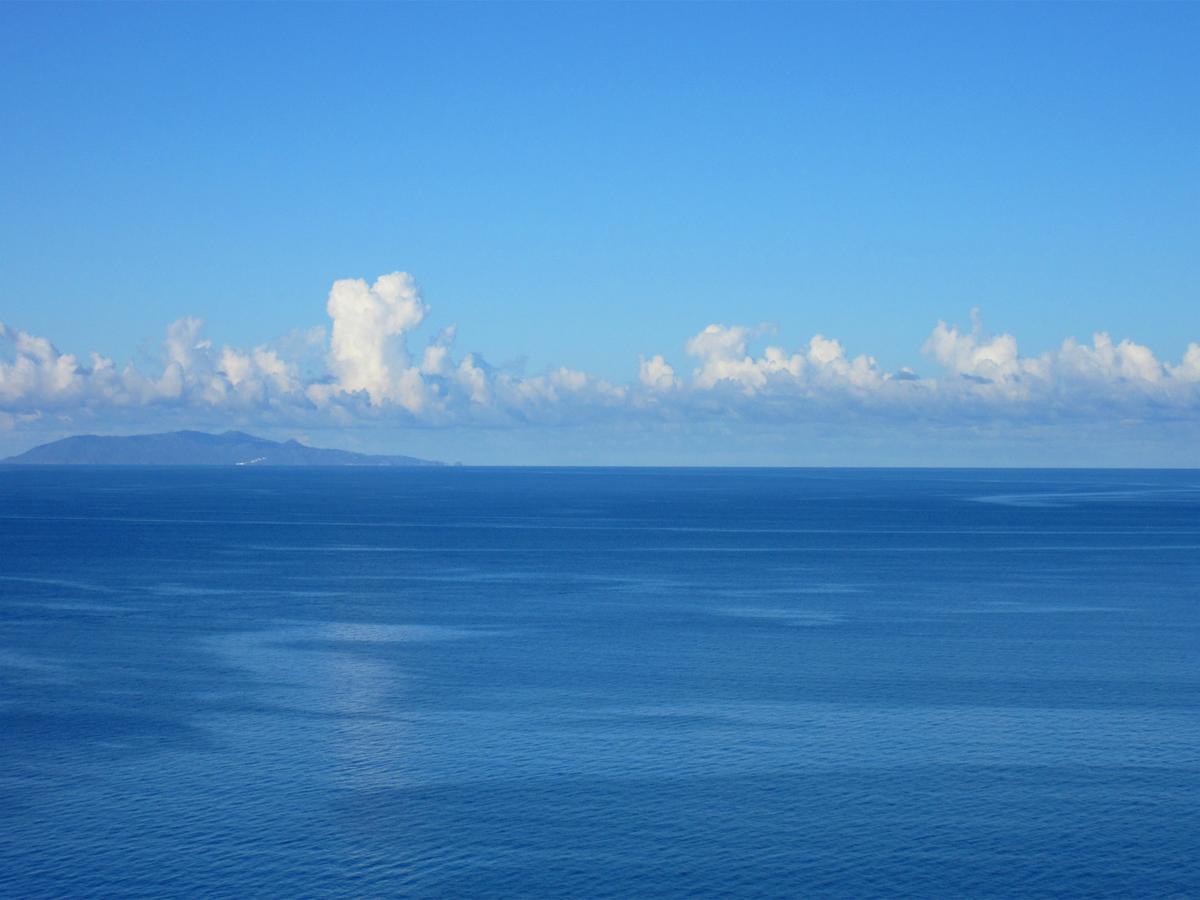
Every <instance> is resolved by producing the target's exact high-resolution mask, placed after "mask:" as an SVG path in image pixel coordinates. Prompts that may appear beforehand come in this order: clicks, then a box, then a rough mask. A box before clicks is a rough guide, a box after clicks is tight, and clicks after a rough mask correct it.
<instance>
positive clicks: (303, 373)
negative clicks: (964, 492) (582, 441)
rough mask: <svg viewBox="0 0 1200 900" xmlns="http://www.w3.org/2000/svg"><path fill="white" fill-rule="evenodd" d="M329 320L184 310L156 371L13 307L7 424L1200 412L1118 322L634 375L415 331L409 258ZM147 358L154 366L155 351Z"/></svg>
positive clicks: (1, 361) (738, 329)
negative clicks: (264, 339)
mask: <svg viewBox="0 0 1200 900" xmlns="http://www.w3.org/2000/svg"><path fill="white" fill-rule="evenodd" d="M326 312H327V313H328V316H329V319H330V325H329V328H328V329H326V328H324V327H319V326H318V327H316V328H312V329H309V330H307V331H297V332H293V333H292V334H291V335H288V336H287V337H285V338H282V339H280V340H279V341H276V342H273V343H271V344H267V345H262V346H257V347H253V348H237V347H233V346H222V347H220V348H218V347H217V346H215V345H214V344H213V342H212V341H210V340H207V339H206V338H204V336H203V333H202V329H203V322H202V320H200V319H198V318H193V317H186V318H182V319H179V320H177V321H175V322H173V323H171V324H170V325H169V326H168V327H167V329H166V336H165V339H164V340H163V343H162V348H161V359H160V360H159V361H157V362H156V363H155V364H154V365H153V368H152V370H151V371H143V370H142V369H140V368H138V367H137V366H136V365H134V364H133V363H129V364H126V365H124V366H122V367H118V366H117V365H116V364H115V363H114V361H113V360H112V359H110V358H107V357H104V356H101V355H99V354H96V353H92V354H90V356H89V357H88V358H87V359H86V360H82V359H80V358H78V357H76V356H75V355H73V354H70V353H61V352H59V351H58V350H57V349H56V348H55V346H54V345H53V344H52V343H51V341H50V340H49V339H47V338H45V337H39V336H35V335H31V334H28V333H26V332H24V331H21V330H19V329H14V328H12V327H9V326H6V325H5V324H3V323H0V427H3V428H6V429H20V428H22V427H39V426H38V424H37V423H41V426H45V425H46V424H47V423H48V422H59V423H66V422H72V421H75V420H76V419H77V418H79V417H85V418H87V419H88V420H89V421H91V422H95V421H96V420H100V421H105V422H112V423H120V424H125V425H135V424H139V423H150V422H153V421H154V420H155V419H156V418H157V417H159V416H160V415H161V414H162V413H163V412H164V411H167V410H173V411H176V412H180V411H182V412H185V413H188V414H191V415H193V416H194V417H195V418H196V420H197V421H200V420H203V421H214V420H216V419H220V418H226V419H234V420H237V421H241V422H246V421H262V422H269V423H271V424H273V425H279V426H284V425H295V426H314V425H315V426H329V427H336V426H339V425H350V424H356V423H371V422H388V423H391V424H394V425H414V426H423V427H440V426H468V427H469V426H482V427H493V428H494V427H509V428H513V427H521V426H534V425H561V424H586V423H595V422H597V421H604V420H610V421H611V420H618V421H621V420H636V421H638V422H639V423H654V422H669V423H675V424H678V423H687V422H711V421H722V420H729V421H733V422H747V421H748V422H757V423H802V422H837V421H845V420H846V419H847V417H850V418H852V419H853V420H854V421H856V422H858V423H860V424H865V425H870V424H871V423H878V424H879V425H881V426H884V425H888V424H894V423H898V422H910V423H911V422H918V423H920V422H924V423H930V424H935V425H938V426H943V427H944V426H955V425H958V426H964V427H971V426H974V425H978V424H980V423H989V422H997V421H1002V422H1025V423H1033V424H1038V423H1070V422H1086V423H1090V424H1104V423H1114V424H1117V423H1122V422H1126V423H1127V422H1130V421H1135V422H1147V423H1154V422H1169V421H1179V420H1181V419H1183V420H1188V419H1191V418H1192V417H1194V415H1195V414H1196V413H1197V412H1200V343H1197V342H1191V343H1189V344H1188V346H1187V349H1186V351H1185V353H1184V355H1183V357H1182V358H1181V359H1180V360H1179V361H1178V362H1165V361H1160V360H1159V359H1157V358H1156V357H1155V355H1154V353H1153V352H1152V351H1151V350H1150V349H1149V348H1148V347H1145V346H1143V345H1140V344H1136V343H1134V342H1132V341H1130V340H1128V339H1125V340H1120V341H1114V340H1113V339H1112V338H1111V337H1110V336H1109V335H1108V334H1107V333H1106V332H1103V331H1100V332H1097V333H1096V334H1094V335H1093V336H1092V338H1091V341H1090V343H1086V342H1081V341H1078V340H1076V339H1075V338H1073V337H1068V338H1067V339H1065V340H1064V341H1063V342H1062V344H1061V345H1060V346H1059V347H1058V348H1057V349H1056V350H1053V351H1050V352H1046V353H1042V354H1040V355H1037V356H1022V355H1021V354H1020V351H1019V349H1018V345H1017V341H1016V338H1014V337H1013V336H1012V335H1009V334H1000V335H987V334H986V333H985V332H984V330H983V327H982V325H981V323H980V321H979V318H978V316H977V314H975V313H974V312H973V313H972V324H971V327H970V328H969V329H960V328H959V327H958V326H957V325H948V324H946V323H945V322H944V321H939V322H937V323H936V325H935V326H934V327H933V329H932V331H931V332H930V334H929V336H928V338H927V339H926V341H925V342H924V345H923V346H922V347H921V348H919V349H920V353H921V354H922V356H923V357H924V358H925V359H926V360H929V361H932V362H933V363H935V364H936V366H937V367H938V368H939V369H940V371H939V372H938V373H937V374H935V375H919V374H917V371H915V370H914V369H913V368H910V367H902V368H900V369H898V370H896V371H885V370H884V369H882V368H881V367H880V366H879V365H878V363H877V362H876V360H875V359H874V358H873V357H872V356H870V355H868V354H858V355H854V356H851V355H850V354H849V353H847V351H846V349H845V348H844V347H843V346H842V344H841V343H840V342H839V341H838V340H836V339H834V338H828V337H825V336H823V335H820V334H817V335H814V336H813V337H812V338H811V339H809V341H808V342H807V344H806V345H804V346H801V347H799V348H798V349H794V350H787V349H785V347H784V346H782V345H781V344H778V343H767V345H766V346H765V347H763V349H761V350H755V349H753V347H754V346H755V345H758V344H761V343H763V342H764V340H765V338H766V336H767V334H768V333H769V332H770V329H769V328H767V327H764V326H758V327H754V326H747V325H740V324H734V325H725V324H710V325H708V326H707V327H705V328H704V329H703V330H701V331H700V332H698V333H697V334H695V335H694V336H692V337H691V338H689V339H688V340H687V341H686V343H685V344H684V357H685V358H683V359H680V358H679V357H671V358H668V354H666V353H663V352H658V353H651V354H647V355H644V356H642V357H641V358H640V359H638V360H631V376H630V380H629V382H628V383H625V384H614V383H611V382H610V381H607V380H605V379H603V378H598V377H595V376H593V375H590V374H588V373H586V372H583V371H579V370H577V369H573V368H570V367H568V366H565V365H564V366H560V367H558V368H553V369H550V370H548V371H545V372H543V373H541V374H536V375H528V376H527V375H524V374H521V373H518V372H514V371H511V370H510V369H507V368H504V367H497V366H493V365H490V364H488V363H487V362H486V361H485V360H484V359H483V358H482V357H481V356H480V355H479V354H476V353H465V354H461V355H456V354H455V348H454V339H455V326H454V325H449V326H447V327H444V328H443V329H442V330H441V331H439V332H438V333H437V334H436V335H435V336H434V337H433V338H432V339H430V340H429V341H428V342H427V343H426V345H425V346H424V347H422V348H420V349H419V350H418V351H414V350H412V349H411V348H410V347H409V343H410V336H411V335H412V333H413V331H414V329H416V328H417V327H418V326H420V325H422V323H424V322H425V321H426V319H427V317H428V316H429V307H428V306H427V304H426V303H425V300H424V298H423V297H422V295H421V292H420V290H419V288H418V286H417V284H416V282H415V280H414V279H413V277H412V276H411V275H409V274H408V273H406V272H393V273H391V274H388V275H382V276H380V277H379V278H377V279H376V280H375V282H374V283H373V284H368V282H367V281H365V280H363V279H342V280H339V281H336V282H334V284H333V286H332V288H331V289H330V292H329V296H328V299H327V302H326ZM143 368H146V367H145V366H143Z"/></svg>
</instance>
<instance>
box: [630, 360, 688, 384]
mask: <svg viewBox="0 0 1200 900" xmlns="http://www.w3.org/2000/svg"><path fill="white" fill-rule="evenodd" d="M638 381H640V382H641V383H642V384H643V385H644V386H645V387H648V388H649V389H650V390H652V391H669V390H671V389H672V388H674V387H677V386H678V384H679V382H678V381H676V379H675V370H674V369H673V368H672V367H671V364H670V363H668V362H667V361H666V360H665V359H663V357H662V354H661V353H659V354H656V355H654V356H652V357H650V358H649V359H646V358H645V357H644V356H643V357H641V358H640V359H639V360H638Z"/></svg>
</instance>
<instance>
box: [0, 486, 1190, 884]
mask: <svg viewBox="0 0 1200 900" xmlns="http://www.w3.org/2000/svg"><path fill="white" fill-rule="evenodd" d="M1198 688H1200V473H1197V472H1031V471H1026V472H987V471H972V472H968V471H906V472H899V471H891V472H881V471H840V472H839V471H805V470H791V471H786V470H775V471H770V470H742V471H738V470H723V471H722V470H713V471H702V470H531V469H523V470H472V469H446V470H412V471H406V470H353V469H344V470H315V469H314V470H269V469H251V468H240V469H236V470H221V469H213V470H202V469H187V470H153V469H95V470H82V469H17V468H10V469H0V894H3V895H5V896H13V897H37V896H64V895H72V896H80V895H87V894H120V895H139V894H140V895H147V894H170V895H184V894H187V895H192V894H197V893H203V894H211V895H228V896H252V895H272V896H279V895H324V894H339V895H363V894H408V895H416V896H439V897H440V896H464V895H472V896H488V897H492V896H503V895H523V896H538V895H555V896H559V895H571V896H601V895H613V896H624V897H628V896H680V897H682V896H696V895H716V894H723V895H726V896H728V895H754V896H781V897H782V896H820V895H829V896H854V897H863V896H870V895H889V896H895V895H920V896H951V895H960V896H961V895H971V896H1014V895H1025V896H1031V895H1057V896H1062V895H1089V896H1095V895H1125V896H1128V895H1141V896H1146V895H1179V896H1198V895H1200V861H1198V860H1200V813H1198V812H1197V810H1198V808H1200V807H1198V801H1200V716H1198V712H1200V690H1198Z"/></svg>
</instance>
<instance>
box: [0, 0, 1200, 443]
mask: <svg viewBox="0 0 1200 900" xmlns="http://www.w3.org/2000/svg"><path fill="white" fill-rule="evenodd" d="M1198 44H1200V5H1196V4H1140V5H1121V4H1065V5H1053V4H996V5H992V4H946V5H942V4H920V5H906V4H864V5H853V4H831V5H823V4H793V5H768V4H737V5H721V4H702V5H687V4H642V3H634V4H622V5H591V4H576V3H569V4H544V5H500V4H489V5H471V4H447V5H440V6H432V5H430V6H426V5H413V4H372V5H363V6H358V5H350V4H336V5H317V4H303V5H287V4H260V5H254V6H240V5H229V4H211V5H210V4H194V5H192V4H189V5H183V4H160V5H153V6H143V5H136V4H120V5H106V4H86V5H78V6H76V5H57V4H12V3H10V4H5V5H3V6H0V122H2V123H3V124H2V127H0V132H2V135H3V136H2V138H0V197H2V198H3V199H2V201H0V204H2V205H0V321H2V322H3V323H4V326H5V333H4V337H5V341H6V342H7V344H8V349H7V350H0V366H3V367H7V368H0V417H2V418H0V429H2V430H0V450H18V449H23V448H24V447H26V446H29V445H32V444H34V443H38V442H40V441H42V440H45V439H48V438H49V437H53V436H58V435H59V434H60V433H70V432H72V431H76V430H81V429H86V430H90V431H138V430H149V429H151V428H153V427H158V426H160V425H161V426H162V427H163V428H166V427H182V426H187V425H193V426H195V427H203V428H208V429H218V428H220V427H222V426H226V425H227V426H228V427H239V428H245V429H246V430H252V431H254V430H257V431H260V432H262V433H269V434H273V435H278V436H283V435H291V434H303V435H309V436H311V437H312V438H313V439H314V440H317V439H318V438H319V439H320V440H321V441H323V442H324V443H335V444H341V445H343V446H359V447H364V448H368V449H395V450H397V451H399V452H406V451H408V450H416V451H423V452H425V453H428V454H431V455H438V456H453V457H456V458H464V459H466V460H467V461H471V462H521V461H530V462H598V463H603V462H639V461H646V462H673V461H678V462H688V463H695V462H709V461H711V462H720V463H730V462H733V463H737V462H744V463H762V462H771V463H780V462H795V463H797V464H801V463H809V462H812V463H828V462H837V461H840V460H842V459H844V460H845V461H847V462H853V463H890V462H898V463H914V462H922V461H928V462H929V463H931V464H933V463H947V462H1004V461H1006V460H1014V461H1018V462H1041V463H1045V464H1054V463H1056V462H1058V463H1061V464H1069V463H1075V462H1079V461H1081V459H1082V461H1088V460H1091V461H1095V462H1097V463H1108V464H1128V465H1136V464H1139V463H1163V464H1167V463H1170V464H1188V463H1189V462H1190V464H1193V465H1196V464H1200V457H1196V456H1195V455H1194V454H1193V448H1194V447H1195V440H1196V436H1197V428H1196V427H1194V426H1195V425H1196V423H1197V421H1198V419H1200V386H1198V385H1200V350H1197V351H1196V354H1195V356H1194V358H1193V362H1194V367H1195V374H1196V377H1195V379H1193V378H1192V372H1193V369H1192V368H1191V367H1190V366H1192V365H1193V363H1189V362H1188V360H1189V356H1188V354H1189V347H1190V346H1191V345H1192V344H1193V342H1197V341H1200V290H1198V288H1200V265H1198V262H1197V260H1198V259H1200V252H1198V251H1200V240H1198V239H1200V177H1198V175H1200V116H1198V115H1197V110H1200V53H1197V52H1196V47H1197V45H1198ZM394 272H404V273H410V274H411V276H412V279H413V280H411V281H410V280H407V279H401V280H400V281H396V282H388V283H387V284H390V285H391V287H387V285H384V286H383V287H381V288H380V290H379V291H374V290H372V289H371V286H372V285H375V284H376V279H377V278H379V276H386V275H388V274H389V273H394ZM346 279H364V280H365V284H363V285H361V290H360V291H359V293H358V294H355V295H354V296H351V294H352V293H353V292H352V291H349V289H347V291H349V292H343V293H344V296H343V300H342V301H341V302H342V307H341V310H342V312H341V314H340V315H341V318H340V319H339V315H335V314H334V311H333V304H334V301H333V297H334V295H335V294H336V293H337V291H336V290H334V285H335V282H338V281H339V280H346ZM343 283H344V284H349V283H350V282H343ZM418 291H419V294H418V293H417V292H418ZM973 309H978V311H979V312H978V320H977V321H978V325H973V324H972V313H971V311H972V310H973ZM188 317H195V318H199V319H202V320H203V321H204V324H203V328H202V330H201V329H200V328H199V327H198V326H197V327H196V328H195V329H193V330H188V329H187V328H184V329H183V331H180V330H178V329H177V330H176V332H175V333H174V334H175V339H176V344H178V342H179V340H183V341H184V342H185V343H186V344H187V346H186V347H184V348H183V350H179V348H178V347H176V348H175V349H174V350H173V349H172V346H174V345H172V343H171V341H172V338H170V337H169V338H168V340H167V342H166V344H165V345H164V337H163V336H164V333H165V329H167V328H168V326H170V325H171V323H176V322H178V321H179V320H181V319H187V318H188ZM939 320H944V321H945V322H946V324H947V328H946V329H943V331H942V332H941V333H940V336H939V333H938V332H935V328H936V327H937V326H938V323H939ZM339 322H340V324H339ZM955 324H957V326H958V327H957V329H954V328H952V327H951V326H953V325H955ZM450 325H455V326H456V328H457V331H456V334H455V335H454V339H453V342H452V343H451V342H450V340H449V339H448V338H443V339H442V340H441V341H440V342H438V341H437V339H436V337H435V336H436V335H437V334H438V333H439V332H440V331H441V330H442V329H444V328H445V327H447V326H450ZM710 325H718V326H721V330H720V331H719V332H713V333H711V334H710V335H709V337H708V338H704V336H703V335H704V329H706V327H707V326H710ZM737 326H745V328H746V331H745V332H738V331H736V328H737ZM189 327H190V326H189ZM318 327H319V328H321V329H323V332H320V333H318V332H314V331H312V330H311V329H314V328H318ZM973 328H974V330H972V329H973ZM339 332H340V333H341V338H340V339H339V337H338V335H339ZM1096 332H1103V333H1107V334H1108V335H1110V336H1111V341H1112V347H1113V348H1115V349H1110V350H1106V349H1105V347H1104V345H1103V343H1102V342H1101V343H1099V344H1098V343H1096V342H1095V340H1094V338H1093V334H1094V333H1096ZM818 334H819V335H823V336H824V337H825V338H830V339H836V340H837V341H838V342H839V348H840V352H842V354H843V356H842V357H839V358H842V359H844V361H845V363H846V365H845V366H843V367H842V368H838V367H837V365H833V366H832V368H830V365H831V361H832V363H837V358H835V357H836V353H834V354H833V355H832V356H831V355H830V353H832V351H830V352H826V351H822V350H821V349H820V348H819V347H818V346H816V345H814V344H812V343H811V339H812V338H813V336H814V335H818ZM180 335H183V337H180ZM714 335H715V336H714ZM22 336H23V337H22ZM1072 337H1073V338H1075V339H1077V341H1078V344H1077V345H1074V349H1073V350H1070V349H1068V351H1064V350H1063V341H1064V340H1065V339H1068V338H1072ZM1005 338H1009V339H1010V340H1012V341H1013V342H1014V343H1015V346H1016V350H1015V352H1010V350H1012V348H1011V347H1010V346H1009V344H1008V343H1007V342H1005V340H1004V339H1005ZM39 339H44V340H45V341H47V342H49V343H50V344H52V345H53V347H52V349H49V350H45V351H43V350H42V349H40V348H41V345H40V344H37V343H36V341H37V340H39ZM1125 339H1128V341H1129V342H1130V343H1128V344H1125V345H1122V344H1121V341H1122V340H1125ZM339 340H340V343H339ZM430 340H434V341H435V343H436V345H437V346H438V347H442V348H443V349H444V350H445V353H444V359H441V358H439V359H440V361H439V360H432V361H431V360H428V359H427V358H426V357H427V356H428V354H427V353H426V352H425V347H426V345H427V343H428V342H429V341H430ZM689 341H690V342H689ZM697 341H698V343H697ZM31 342H33V343H31ZM768 345H773V346H777V347H779V348H780V350H781V352H782V356H780V357H779V358H778V359H776V360H775V362H772V361H771V360H772V358H773V357H770V354H768V353H767V351H766V350H765V348H766V347H767V346H768ZM256 347H257V348H260V349H261V353H260V356H261V354H269V355H270V358H269V359H267V358H266V357H265V356H261V358H256V357H255V355H254V348H256ZM405 347H407V350H406V349H405ZM1122 347H1124V348H1125V349H1121V348H1122ZM1080 348H1082V350H1081V349H1080ZM226 350H228V353H230V354H232V355H226ZM1085 350H1086V351H1087V353H1090V354H1091V355H1090V356H1086V355H1081V354H1083V351H1085ZM193 351H194V352H193ZM439 352H440V351H439ZM92 353H96V354H99V355H100V357H101V358H102V359H101V360H100V361H99V362H97V361H95V360H94V359H93V358H92V357H91V354H92ZM181 354H183V355H182V356H181ZM1147 354H1149V355H1150V356H1149V358H1147ZM860 355H866V356H869V357H871V359H872V360H873V362H872V363H871V365H872V366H874V369H872V370H871V371H874V372H876V374H877V376H878V377H877V378H875V376H872V375H870V373H869V372H868V373H867V374H862V373H863V372H866V371H867V370H866V369H861V367H860V370H861V371H860V373H859V375H855V374H854V371H853V365H852V363H853V361H854V360H855V358H857V357H859V356H860ZM183 356H186V357H187V358H186V359H185V358H183ZM660 356H661V365H659V364H657V363H655V362H654V361H655V360H656V359H657V358H658V357H660ZM639 359H641V360H642V362H643V363H649V367H648V368H647V366H646V365H642V367H641V368H640V369H639ZM796 359H799V362H795V360H796ZM1148 359H1149V361H1148ZM23 360H24V361H25V362H24V363H23V362H22V361H23ZM64 360H67V361H66V362H64ZM241 360H246V361H247V362H246V363H245V365H243V364H242V362H240V361H241ZM264 360H265V361H264ZM780 360H782V362H780ZM108 361H111V364H109V363H108ZM747 363H748V364H749V365H747ZM130 365H131V366H132V367H133V368H132V369H129V368H127V366H130ZM171 365H175V366H176V367H177V368H178V370H179V371H178V373H177V377H176V375H173V374H171V372H169V371H168V370H169V369H170V366H171ZM72 366H74V369H72ZM106 366H107V368H106ZM281 367H282V368H281ZM563 367H565V369H566V370H569V374H565V375H564V374H562V370H563ZM663 367H666V368H663ZM868 368H870V367H868ZM835 369H836V371H834V370H835ZM842 369H845V371H843V370H842ZM68 370H70V371H68ZM909 370H911V371H909ZM410 372H411V373H414V374H411V375H408V374H406V373H410ZM106 373H107V374H106ZM131 373H132V374H131ZM668 373H669V374H668ZM835 376H836V377H835ZM579 378H583V379H585V380H584V381H579ZM139 379H140V380H139ZM538 379H541V380H540V381H539V380H538ZM556 379H557V380H556ZM789 379H790V380H789ZM838 379H840V381H839V380H838ZM873 379H874V380H873ZM217 381H221V382H222V383H221V385H219V386H218V385H216V382H217ZM418 382H419V384H418ZM481 385H482V386H481ZM898 409H902V410H903V411H904V412H903V414H902V415H901V414H898V413H897V410H898ZM1164 410H1165V412H1164ZM830 423H833V424H834V425H836V426H837V427H836V428H832V427H831V426H830ZM848 423H850V424H848ZM851 425H852V427H851ZM1131 428H1132V431H1131ZM814 429H815V430H816V432H817V433H818V435H819V436H820V441H816V442H814V441H813V440H811V438H812V437H813V433H814ZM835 432H836V433H835ZM730 435H733V437H730ZM1131 435H1133V436H1132V437H1131ZM722 436H724V437H722ZM798 436H799V437H800V438H802V439H801V440H798ZM1014 441H1015V442H1017V443H1018V444H1020V446H1021V447H1024V448H1026V450H1027V451H1028V454H1027V455H1022V454H1021V453H1017V454H1015V455H1014V453H1013V450H1012V447H1013V446H1014V444H1013V442H1014ZM899 446H903V447H905V448H907V449H905V450H903V451H898V450H896V448H897V447H899ZM1080 447H1082V448H1085V449H1087V452H1088V453H1090V454H1091V455H1090V456H1088V455H1087V453H1085V455H1084V457H1080V456H1079V451H1078V449H1077V448H1080ZM706 448H707V449H706ZM947 448H958V449H947ZM1101 448H1102V449H1101ZM1022 452H1024V451H1022Z"/></svg>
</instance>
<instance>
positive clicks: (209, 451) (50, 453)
mask: <svg viewBox="0 0 1200 900" xmlns="http://www.w3.org/2000/svg"><path fill="white" fill-rule="evenodd" d="M0 463H2V464H4V465H50V466H440V465H442V463H440V462H434V461H432V460H428V459H417V458H416V457H414V456H374V455H371V454H367V453H352V452H351V451H349V450H325V449H321V448H318V447H308V446H305V445H304V444H301V443H300V442H299V441H285V442H283V443H280V442H278V441H269V440H267V439H266V438H260V437H255V436H254V435H252V434H245V433H244V432H241V431H226V432H225V433H224V434H208V433H206V432H203V431H172V432H168V433H166V434H135V435H128V436H124V437H111V436H109V437H106V436H102V435H95V434H83V435H77V436H75V437H69V438H63V439H62V440H60V441H53V442H51V443H49V444H42V445H41V446H38V447H34V448H33V449H32V450H27V451H25V452H24V453H21V454H18V455H17V456H10V457H9V458H8V459H5V460H0Z"/></svg>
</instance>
